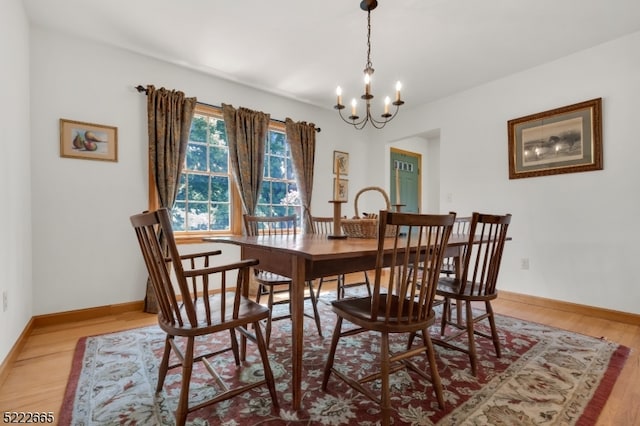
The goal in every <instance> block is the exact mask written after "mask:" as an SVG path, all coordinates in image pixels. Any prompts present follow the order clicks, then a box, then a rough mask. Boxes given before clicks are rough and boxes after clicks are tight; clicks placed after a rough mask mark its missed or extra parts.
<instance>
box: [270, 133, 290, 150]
mask: <svg viewBox="0 0 640 426" xmlns="http://www.w3.org/2000/svg"><path fill="white" fill-rule="evenodd" d="M285 142H286V137H285V135H284V133H281V132H274V131H270V132H269V151H270V152H271V153H276V152H277V153H279V154H280V155H286V153H287V144H286V143H285Z"/></svg>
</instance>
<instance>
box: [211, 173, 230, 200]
mask: <svg viewBox="0 0 640 426" xmlns="http://www.w3.org/2000/svg"><path fill="white" fill-rule="evenodd" d="M211 201H222V202H228V201H229V178H228V177H227V176H212V177H211Z"/></svg>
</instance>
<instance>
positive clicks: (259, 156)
mask: <svg viewBox="0 0 640 426" xmlns="http://www.w3.org/2000/svg"><path fill="white" fill-rule="evenodd" d="M222 116H223V118H224V124H225V127H226V131H227V142H228V144H229V162H230V166H231V173H232V175H233V178H234V180H235V182H236V186H237V188H238V191H239V192H240V198H241V199H242V207H243V210H244V212H245V213H246V214H249V215H255V212H256V206H257V205H258V198H259V196H260V187H261V185H262V175H263V172H264V150H265V142H266V139H267V133H268V131H269V121H270V119H271V117H270V115H269V114H266V113H264V112H259V111H252V110H250V109H247V108H239V109H236V108H234V107H233V106H231V105H225V104H222Z"/></svg>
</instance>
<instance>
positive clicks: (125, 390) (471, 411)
mask: <svg viewBox="0 0 640 426" xmlns="http://www.w3.org/2000/svg"><path fill="white" fill-rule="evenodd" d="M329 298H330V297H329ZM318 305H319V309H320V311H321V317H322V322H323V330H324V331H323V334H324V338H320V337H319V336H318V333H317V330H316V328H315V324H314V323H313V321H312V320H309V319H305V336H304V342H305V343H304V372H303V384H302V389H303V400H302V404H303V407H304V408H303V410H301V411H298V412H295V411H292V408H291V391H290V387H289V383H290V380H291V375H290V370H291V368H290V366H291V361H290V332H291V323H290V322H289V321H277V322H274V331H273V335H272V338H271V344H270V352H269V356H270V362H271V365H272V368H273V371H274V375H275V376H276V381H277V391H278V397H279V403H280V407H281V408H280V410H279V411H277V412H276V411H275V410H273V409H272V407H271V400H270V398H269V393H268V391H267V390H266V388H265V387H259V388H256V389H254V390H252V391H251V392H248V393H245V394H243V395H239V396H237V397H235V398H233V399H231V400H229V401H225V402H222V403H219V404H217V405H214V406H210V407H206V408H203V409H201V410H199V411H197V412H195V413H191V414H190V415H189V417H188V421H187V423H188V424H191V425H303V424H304V425H348V424H354V425H375V424H379V423H380V420H379V409H378V407H377V405H376V404H375V403H373V402H371V401H369V400H368V399H366V398H365V397H363V396H362V395H360V394H359V393H357V392H355V391H353V390H352V389H351V388H349V387H348V386H347V385H346V384H344V383H343V382H341V381H340V380H339V379H337V378H336V377H335V376H333V375H332V377H331V379H330V381H329V389H328V392H323V391H322V389H321V382H322V375H323V368H324V364H325V361H326V356H327V353H328V350H329V344H330V340H331V333H332V331H333V326H334V324H335V314H333V312H332V311H331V308H330V306H329V304H328V298H327V297H326V296H324V297H323V298H322V299H321V301H320V303H319V304H318ZM307 308H310V307H309V306H307ZM497 324H498V330H499V332H500V336H501V343H502V357H501V358H496V357H495V352H494V349H493V344H492V343H491V342H490V341H488V339H483V338H478V339H477V344H478V347H479V351H478V352H479V354H478V355H479V369H478V370H479V371H478V376H477V377H474V376H473V375H471V372H470V369H469V360H468V357H467V356H466V355H465V354H463V353H461V352H457V351H451V350H448V349H444V348H441V347H438V346H436V352H437V353H436V357H437V360H438V368H439V371H440V375H441V378H442V383H443V386H444V396H445V408H444V409H442V410H440V409H439V408H438V406H437V402H436V400H435V395H434V392H433V388H432V386H431V384H430V383H427V382H425V381H423V380H422V379H421V378H420V377H419V376H417V375H414V373H413V372H410V373H409V372H406V371H400V372H397V373H395V374H394V375H393V376H392V379H391V387H392V405H393V407H394V408H395V413H394V417H393V424H394V425H405V424H406V425H432V424H438V425H456V426H457V425H593V424H595V423H596V420H597V417H598V414H599V413H600V411H601V409H602V407H603V406H604V403H605V402H606V399H607V397H608V395H609V393H610V391H611V388H612V387H613V384H614V382H615V380H616V378H617V377H618V375H619V373H620V370H621V369H622V366H623V365H624V362H625V360H626V358H627V356H628V354H629V349H628V348H626V347H624V346H620V345H618V344H616V343H612V342H609V341H606V340H602V339H597V338H593V337H588V336H583V335H579V334H575V333H571V332H567V331H564V330H559V329H555V328H550V327H547V326H544V325H540V324H535V323H530V322H526V321H523V320H519V319H515V318H510V317H505V316H497ZM436 331H437V327H434V329H433V332H434V333H435V332H436ZM227 338H228V333H222V334H221V335H220V336H218V337H216V338H215V339H209V340H208V341H203V342H202V345H203V346H206V347H209V348H210V347H211V346H212V345H222V344H226V343H227ZM379 341H380V339H379V336H377V335H376V334H373V333H371V334H370V335H366V334H361V335H359V336H354V337H351V338H344V339H342V340H341V343H340V345H339V346H338V351H337V355H336V361H335V365H336V366H339V367H340V368H341V369H343V370H344V371H347V372H349V374H356V375H366V374H368V373H369V372H370V371H372V369H373V368H374V366H375V365H376V363H377V361H378V353H379ZM405 344H406V339H404V338H400V337H399V336H398V338H394V339H393V345H394V346H395V347H397V348H400V347H403V346H404V345H405ZM163 346H164V333H163V332H162V331H161V330H160V329H159V328H158V327H156V326H152V327H146V328H140V329H134V330H128V331H123V332H117V333H112V334H106V335H99V336H92V337H86V338H82V339H81V340H80V341H79V342H78V346H77V349H76V354H75V357H74V361H73V367H72V373H71V376H70V379H69V383H68V385H67V390H66V395H65V400H64V401H65V402H64V403H63V406H62V410H61V415H60V423H59V424H60V425H77V426H79V425H82V426H90V425H153V426H156V425H174V424H175V417H174V412H175V409H176V406H177V398H178V395H179V391H180V383H181V382H180V374H179V373H180V369H179V368H178V369H174V370H172V371H169V374H168V375H167V378H166V381H165V385H164V388H163V390H162V392H161V393H159V394H157V395H156V394H155V386H156V382H157V374H158V364H159V363H160V359H161V354H162V350H163ZM248 348H249V352H248V356H247V363H246V365H244V366H243V367H242V368H236V366H235V363H234V362H233V359H232V357H231V355H229V357H227V358H223V359H222V360H219V361H216V363H215V365H216V368H218V369H219V370H220V371H222V372H223V374H222V376H223V377H224V378H225V380H228V381H229V382H230V383H233V382H234V381H242V382H247V381H252V380H257V379H259V378H261V376H262V374H263V372H262V368H261V367H260V361H259V357H258V356H257V350H255V346H254V345H252V344H249V345H248ZM392 351H393V347H392ZM198 364H199V365H201V363H198ZM422 365H424V367H425V368H428V366H427V364H426V362H423V363H422ZM372 386H373V387H374V388H375V387H377V386H378V382H373V384H372ZM215 392H217V388H216V385H215V384H214V382H213V380H211V376H210V375H209V373H208V372H207V371H206V370H205V369H204V368H201V367H200V366H198V367H197V368H194V374H193V384H192V392H191V395H190V398H191V401H192V403H193V402H196V401H199V400H202V399H206V398H207V397H209V396H210V395H212V394H214V393H215Z"/></svg>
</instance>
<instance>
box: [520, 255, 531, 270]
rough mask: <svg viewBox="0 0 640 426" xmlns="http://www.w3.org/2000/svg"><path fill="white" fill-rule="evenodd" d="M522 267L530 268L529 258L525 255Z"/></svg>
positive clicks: (521, 260)
mask: <svg viewBox="0 0 640 426" xmlns="http://www.w3.org/2000/svg"><path fill="white" fill-rule="evenodd" d="M520 269H529V258H528V257H523V258H522V259H520Z"/></svg>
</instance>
